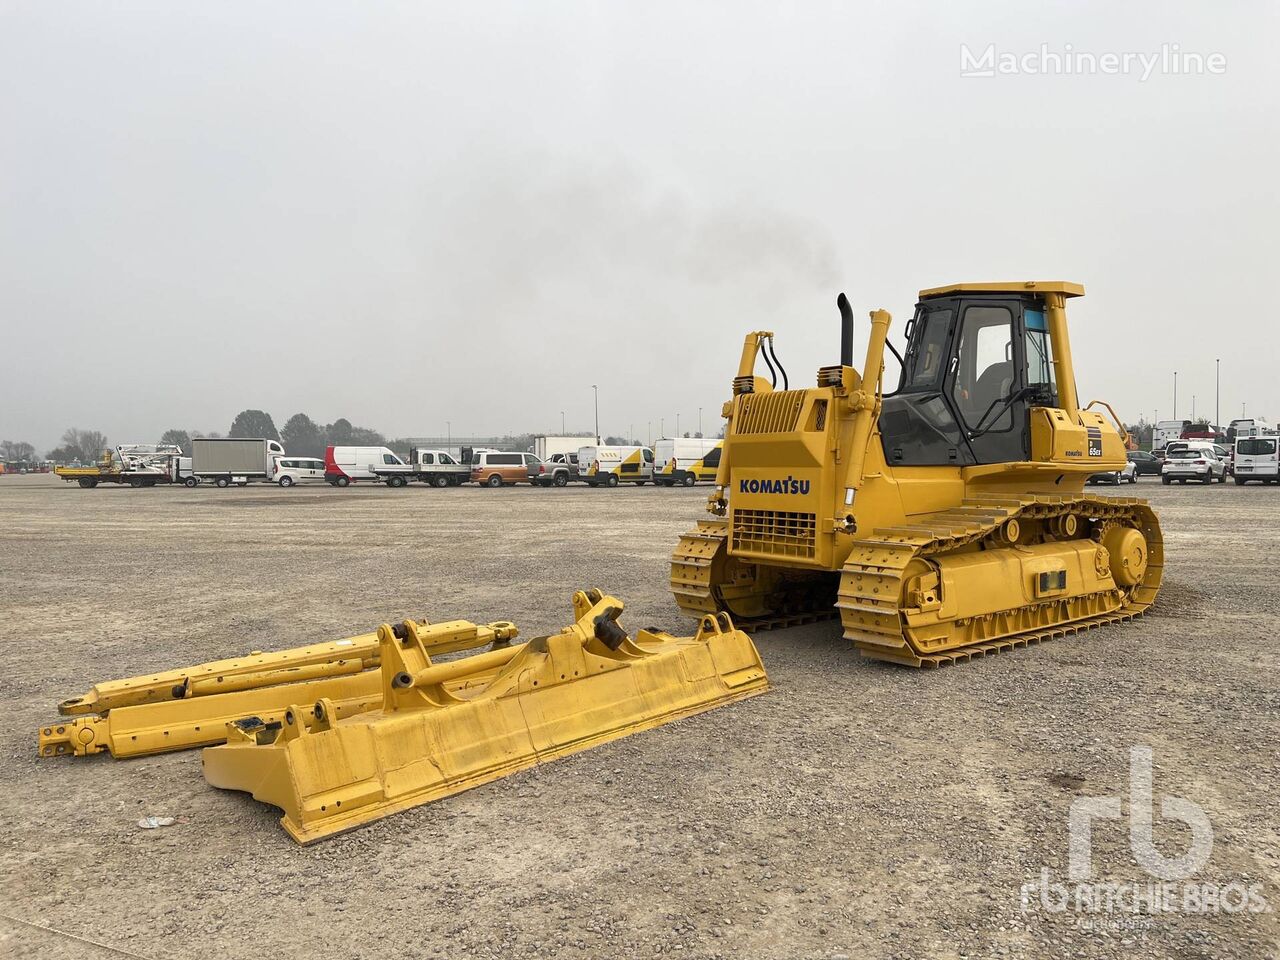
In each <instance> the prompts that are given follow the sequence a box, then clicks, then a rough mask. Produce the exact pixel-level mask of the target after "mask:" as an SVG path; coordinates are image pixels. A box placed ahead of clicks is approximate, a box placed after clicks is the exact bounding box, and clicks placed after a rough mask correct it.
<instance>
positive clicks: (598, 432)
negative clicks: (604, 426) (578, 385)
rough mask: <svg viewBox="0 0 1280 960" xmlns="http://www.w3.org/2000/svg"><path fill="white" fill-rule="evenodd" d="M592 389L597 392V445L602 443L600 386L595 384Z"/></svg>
mask: <svg viewBox="0 0 1280 960" xmlns="http://www.w3.org/2000/svg"><path fill="white" fill-rule="evenodd" d="M591 389H592V390H594V391H595V404H596V443H599V442H600V386H599V384H595V383H593V384H592V385H591Z"/></svg>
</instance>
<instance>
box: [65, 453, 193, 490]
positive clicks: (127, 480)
mask: <svg viewBox="0 0 1280 960" xmlns="http://www.w3.org/2000/svg"><path fill="white" fill-rule="evenodd" d="M53 472H54V473H55V474H57V475H58V476H60V477H62V479H63V480H66V481H67V482H68V483H72V482H74V483H79V484H80V486H82V487H86V488H93V487H96V486H97V485H98V484H100V483H108V484H109V483H115V484H125V485H128V486H130V487H154V486H156V485H157V484H161V483H185V484H186V485H187V486H188V487H194V486H195V485H196V484H197V483H199V480H198V478H196V477H194V476H193V475H192V473H191V458H190V457H184V456H183V455H182V450H181V448H179V447H176V446H174V445H173V444H164V443H161V444H155V443H122V444H119V445H118V446H116V447H115V448H114V449H112V450H107V451H104V452H103V455H102V459H101V460H99V461H98V462H97V463H96V464H93V465H91V466H87V467H56V468H54V471H53Z"/></svg>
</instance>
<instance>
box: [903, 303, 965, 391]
mask: <svg viewBox="0 0 1280 960" xmlns="http://www.w3.org/2000/svg"><path fill="white" fill-rule="evenodd" d="M954 313H955V311H953V310H952V309H951V308H949V307H946V308H939V309H934V310H924V311H922V312H921V313H919V314H917V316H916V319H915V322H916V323H919V324H923V325H924V326H923V329H922V330H921V332H920V333H918V334H916V333H915V331H912V333H913V336H912V342H911V347H910V349H909V350H908V352H907V356H906V357H905V358H904V359H905V360H906V366H905V367H904V369H903V371H902V389H903V390H904V391H905V390H923V389H928V388H930V387H936V386H937V385H938V380H939V378H940V377H941V375H942V369H943V367H944V366H946V358H947V334H948V333H949V332H950V330H951V318H952V316H953V315H954Z"/></svg>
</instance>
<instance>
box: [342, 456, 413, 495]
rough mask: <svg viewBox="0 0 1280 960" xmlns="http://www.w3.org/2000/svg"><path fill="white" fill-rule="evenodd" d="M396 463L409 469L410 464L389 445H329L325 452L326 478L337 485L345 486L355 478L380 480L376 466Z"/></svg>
mask: <svg viewBox="0 0 1280 960" xmlns="http://www.w3.org/2000/svg"><path fill="white" fill-rule="evenodd" d="M396 465H399V466H400V467H403V468H404V470H405V471H406V472H407V471H408V470H409V465H408V464H407V463H405V462H404V461H403V460H401V459H400V458H399V457H397V456H396V455H395V454H394V453H393V452H392V451H391V450H389V449H388V448H387V447H328V448H327V449H326V450H325V452H324V478H325V479H326V480H328V481H329V482H330V483H332V484H333V485H334V486H335V487H345V486H346V485H347V484H348V483H350V482H351V481H353V480H378V479H380V478H379V477H378V475H377V474H375V473H374V472H373V468H374V467H375V466H376V467H379V468H382V467H389V466H396Z"/></svg>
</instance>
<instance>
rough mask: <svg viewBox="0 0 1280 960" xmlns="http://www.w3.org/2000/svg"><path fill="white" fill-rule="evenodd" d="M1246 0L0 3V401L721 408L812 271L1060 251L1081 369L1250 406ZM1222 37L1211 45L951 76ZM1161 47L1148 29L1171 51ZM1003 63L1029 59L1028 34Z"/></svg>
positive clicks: (221, 417) (1027, 263)
mask: <svg viewBox="0 0 1280 960" xmlns="http://www.w3.org/2000/svg"><path fill="white" fill-rule="evenodd" d="M1278 9H1280V8H1278V7H1277V5H1276V4H1274V3H1264V2H1256V3H1254V2H1236V3H1218V4H1211V3H1204V2H1195V3H1170V2H1159V3H1156V2H1152V3H1126V4H1120V3H1115V2H1099V3H1061V4H1057V5H1048V4H1035V5H1030V4H1027V3H1025V2H1013V0H1010V2H991V3H970V4H951V5H944V4H940V3H938V4H934V3H930V4H925V3H918V4H913V3H904V2H885V3H874V4H872V3H866V4H847V5H836V4H817V3H810V4H779V5H777V6H773V5H770V6H765V5H753V4H744V3H741V2H735V3H723V4H714V3H653V2H648V3H643V4H642V3H629V4H622V3H601V2H592V3H588V2H581V3H513V4H504V3H494V2H489V3H485V4H463V3H457V2H452V3H427V2H419V3H402V4H392V3H355V2H347V3H332V2H317V0H307V2H297V3H265V2H252V3H250V2H241V3H235V2H218V3H209V2H202V3H198V4H197V3H177V2H172V0H165V2H157V3H153V4H145V3H127V2H111V3H102V2H94V3H70V2H58V3H49V2H24V3H7V2H0V332H2V336H0V361H2V366H0V438H4V439H15V440H29V441H31V442H32V443H34V444H36V446H37V447H38V448H41V449H47V448H48V447H50V446H53V445H54V444H55V443H56V442H57V440H58V437H59V436H60V434H61V433H62V431H63V430H64V429H66V428H67V427H70V426H76V427H80V428H86V429H99V430H102V431H104V432H106V433H107V435H108V436H109V437H110V438H111V440H112V441H113V442H153V441H155V440H156V439H158V436H159V434H160V432H161V431H162V430H164V429H165V428H168V427H179V428H185V429H195V430H204V431H225V430H226V429H227V427H228V426H229V425H230V422H231V419H232V417H233V416H234V415H235V414H236V412H237V411H239V410H240V409H242V408H245V407H261V408H263V409H265V410H267V411H268V412H270V413H271V414H272V415H273V416H274V417H275V420H276V423H277V425H281V424H283V422H284V421H285V419H286V418H288V417H289V416H290V415H291V414H293V413H296V412H298V411H303V412H306V413H308V414H310V415H311V416H312V417H313V418H315V419H316V420H318V421H320V422H322V423H323V422H326V421H331V420H333V419H336V418H337V417H340V416H345V417H347V418H349V419H351V420H352V421H354V422H355V423H357V424H360V425H366V426H371V427H374V428H376V429H378V430H381V431H382V432H383V433H385V434H387V435H388V436H425V435H436V434H443V433H444V431H445V424H446V421H448V422H449V423H451V429H452V432H453V434H454V435H455V436H457V435H460V434H472V435H487V434H501V433H506V432H520V431H526V430H528V431H549V432H558V431H559V429H560V411H562V410H563V411H565V418H566V423H567V426H568V428H569V429H570V430H574V429H579V430H590V429H592V424H591V418H592V409H591V400H592V391H591V388H590V385H591V384H592V383H599V384H600V426H601V430H602V431H603V432H605V433H624V432H626V431H627V430H628V429H629V428H632V427H633V428H634V430H635V432H636V433H637V434H640V435H641V436H642V437H643V436H644V435H645V432H646V431H647V430H648V429H649V427H648V424H650V423H652V429H653V431H654V433H655V434H656V432H657V430H658V424H659V421H660V420H665V424H666V429H667V432H668V433H671V432H674V425H675V418H676V415H677V414H679V415H680V418H681V420H680V426H681V428H682V429H685V430H687V429H692V428H696V420H697V416H698V408H699V407H700V406H701V407H702V408H703V421H704V426H705V428H706V429H707V431H708V432H711V431H713V430H716V429H718V427H719V423H718V421H717V417H718V413H719V407H720V403H721V402H722V401H723V400H724V399H725V397H726V396H727V394H728V391H729V382H730V380H731V378H732V376H733V373H734V367H735V364H736V359H737V356H738V352H739V349H740V346H741V343H742V336H743V334H744V333H745V332H746V331H747V330H749V329H757V328H768V329H773V330H775V331H776V332H777V334H778V340H777V347H778V353H779V356H780V358H781V359H782V361H783V363H784V364H785V365H786V366H787V367H788V371H789V372H790V374H791V377H792V384H793V385H796V384H797V383H799V384H810V383H812V382H813V376H814V372H815V370H816V368H817V367H818V366H820V365H823V364H827V363H832V362H836V361H837V360H838V328H837V322H836V320H837V314H836V311H835V306H834V301H835V296H836V293H837V292H838V291H840V290H846V291H847V292H848V294H849V297H850V299H851V300H852V302H853V303H854V305H855V309H856V311H857V315H858V327H857V334H856V336H857V340H858V341H859V347H858V355H859V357H860V356H861V353H862V341H863V340H864V339H865V336H866V333H867V323H866V320H865V317H866V311H868V310H870V309H872V308H874V307H881V306H882V307H885V308H887V309H889V310H891V311H892V312H893V314H894V317H895V329H896V330H897V331H898V332H899V333H900V332H901V329H902V323H903V322H904V321H905V319H906V317H907V316H908V315H909V314H910V311H911V308H912V305H913V304H914V302H915V295H916V293H917V291H918V290H919V289H920V288H922V287H927V286H934V285H938V284H942V283H946V282H950V281H958V280H986V279H1025V278H1042V279H1067V280H1074V281H1078V282H1081V283H1083V284H1085V286H1086V289H1087V293H1088V295H1087V296H1086V298H1085V299H1084V300H1082V301H1075V302H1074V303H1073V304H1072V306H1071V311H1070V316H1071V320H1072V323H1073V326H1072V336H1073V344H1074V353H1075V359H1076V364H1077V371H1078V379H1079V381H1080V387H1081V394H1082V396H1083V397H1084V398H1085V399H1088V398H1092V397H1095V396H1096V397H1105V398H1107V399H1109V400H1111V401H1112V402H1113V403H1114V404H1115V405H1116V407H1117V409H1118V410H1119V411H1120V412H1121V413H1122V415H1123V416H1124V417H1125V418H1126V419H1130V420H1136V419H1137V418H1138V417H1139V416H1146V417H1148V418H1152V417H1154V416H1155V415H1156V413H1157V411H1158V413H1159V416H1160V417H1161V418H1168V417H1169V416H1171V414H1172V396H1171V394H1172V371H1173V370H1175V369H1177V370H1178V371H1180V374H1179V414H1180V415H1181V414H1185V415H1189V414H1190V412H1191V397H1192V395H1193V394H1195V396H1196V412H1197V413H1201V414H1205V413H1207V414H1209V415H1210V416H1212V413H1213V393H1214V358H1215V357H1221V358H1222V370H1223V385H1222V418H1223V419H1224V420H1227V419H1230V418H1231V417H1233V416H1239V415H1240V409H1241V403H1247V404H1248V411H1249V413H1251V414H1263V415H1270V416H1271V417H1272V418H1275V417H1276V416H1277V415H1280V376H1277V373H1276V361H1275V357H1276V350H1275V347H1274V338H1275V324H1274V323H1273V322H1272V319H1271V317H1270V316H1269V309H1268V308H1267V307H1265V305H1264V306H1261V307H1260V306H1259V305H1258V302H1257V296H1258V295H1257V294H1256V292H1255V291H1254V290H1253V289H1252V287H1253V286H1255V285H1256V284H1258V283H1259V282H1268V283H1269V281H1270V280H1271V279H1272V277H1273V276H1274V274H1275V269H1276V268H1275V264H1276V260H1277V253H1278V252H1280V251H1278V249H1277V248H1278V244H1277V239H1276V232H1275V231H1276V226H1275V225H1276V224H1277V223H1278V222H1280V209H1278V208H1280V191H1278V190H1277V176H1278V175H1280V174H1278V171H1280V149H1278V147H1277V144H1278V139H1280V138H1278V136H1277V134H1278V131H1277V124H1278V122H1280V121H1278V120H1277V118H1278V117H1280V111H1277V97H1278V95H1280V67H1278V66H1277V58H1276V55H1275V51H1274V48H1273V47H1274V39H1275V37H1276V36H1277V34H1278V31H1277V27H1278V26H1280V23H1278V22H1277V21H1278V20H1280V14H1278V12H1277V11H1278ZM962 44H965V45H967V46H968V48H969V50H970V51H971V52H973V53H974V54H975V55H980V54H982V52H983V51H984V50H986V48H987V47H988V45H991V44H994V45H995V51H996V54H997V56H998V55H1000V54H1002V53H1013V54H1018V55H1021V54H1025V53H1032V54H1038V51H1039V50H1040V48H1041V44H1047V45H1048V49H1049V50H1050V51H1056V52H1059V53H1062V52H1064V51H1068V48H1067V45H1068V44H1069V45H1070V50H1069V51H1068V52H1077V53H1078V52H1087V53H1093V54H1097V55H1102V54H1106V53H1115V54H1124V53H1142V54H1153V53H1154V54H1158V53H1160V52H1161V49H1162V45H1164V44H1178V45H1179V50H1178V52H1180V53H1185V52H1193V53H1198V54H1201V55H1203V56H1205V57H1207V56H1208V55H1209V54H1211V53H1219V54H1221V55H1222V56H1223V57H1224V58H1225V69H1224V70H1222V71H1221V72H1220V73H1218V74H1214V75H1208V74H1206V75H1200V76H1187V75H1177V76H1174V75H1169V74H1168V73H1165V72H1163V71H1162V70H1161V69H1160V68H1158V67H1157V68H1156V69H1155V70H1154V71H1153V72H1152V73H1151V75H1150V76H1149V77H1148V78H1147V79H1145V80H1143V79H1142V78H1141V76H1140V75H1139V74H1140V72H1141V70H1140V69H1134V70H1132V71H1131V72H1129V73H1127V74H1123V75H1118V74H1107V75H1103V74H1095V75H1093V76H1078V75H1072V76H1064V75H1057V76H1039V75H1028V74H1026V73H1023V74H1020V75H997V76H995V77H990V78H965V77H961V68H962V64H961V45H962ZM1170 49H1171V48H1170ZM1033 67H1034V64H1033Z"/></svg>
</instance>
